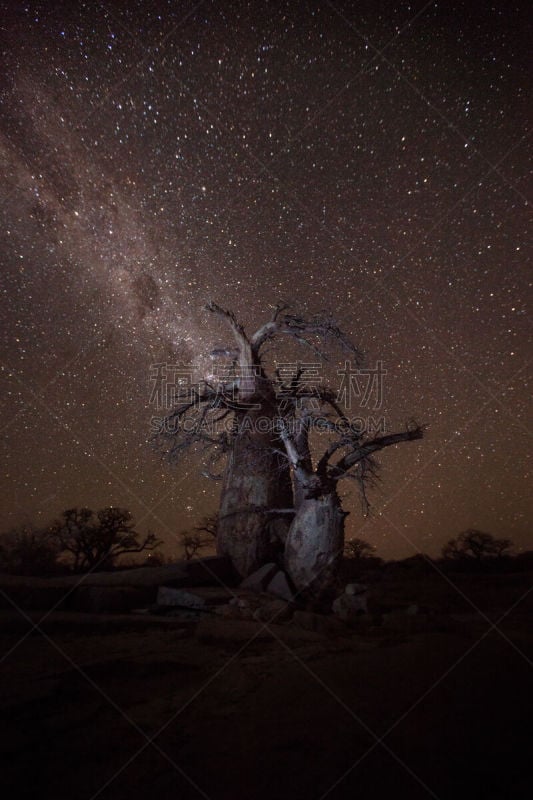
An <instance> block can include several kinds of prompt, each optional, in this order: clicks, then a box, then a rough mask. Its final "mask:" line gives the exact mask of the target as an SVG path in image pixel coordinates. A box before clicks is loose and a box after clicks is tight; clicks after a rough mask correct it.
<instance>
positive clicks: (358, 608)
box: [332, 584, 368, 623]
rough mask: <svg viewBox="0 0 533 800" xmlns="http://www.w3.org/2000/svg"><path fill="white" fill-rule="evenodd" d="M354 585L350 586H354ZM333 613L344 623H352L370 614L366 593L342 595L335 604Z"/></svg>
mask: <svg viewBox="0 0 533 800" xmlns="http://www.w3.org/2000/svg"><path fill="white" fill-rule="evenodd" d="M352 585H353V584H349V586H352ZM332 611H333V613H334V614H335V615H336V616H337V617H338V618H339V619H341V620H342V621H343V622H348V623H352V622H355V621H356V620H357V617H359V616H361V614H366V613H367V612H368V608H367V597H366V592H360V593H359V594H347V593H346V592H345V593H344V594H341V595H340V596H339V597H337V599H336V600H335V601H334V602H333V605H332Z"/></svg>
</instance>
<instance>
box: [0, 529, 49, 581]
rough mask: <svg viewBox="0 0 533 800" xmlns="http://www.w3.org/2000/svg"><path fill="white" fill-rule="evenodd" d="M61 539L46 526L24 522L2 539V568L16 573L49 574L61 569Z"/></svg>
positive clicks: (0, 550)
mask: <svg viewBox="0 0 533 800" xmlns="http://www.w3.org/2000/svg"><path fill="white" fill-rule="evenodd" d="M58 553H59V549H58V546H57V542H56V541H55V540H54V539H53V537H52V536H51V535H50V533H49V531H47V530H46V529H38V528H33V527H32V526H31V525H21V526H20V527H17V528H13V529H12V530H11V531H8V532H7V533H4V534H3V535H2V537H1V539H0V570H2V571H3V572H9V573H11V574H14V575H47V574H52V573H54V572H56V571H57V567H58V565H57V556H58Z"/></svg>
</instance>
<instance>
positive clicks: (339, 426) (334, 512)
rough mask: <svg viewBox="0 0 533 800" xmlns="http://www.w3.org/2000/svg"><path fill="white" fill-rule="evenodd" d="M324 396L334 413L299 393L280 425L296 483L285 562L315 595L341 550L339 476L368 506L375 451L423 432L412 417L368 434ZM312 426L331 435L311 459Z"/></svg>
mask: <svg viewBox="0 0 533 800" xmlns="http://www.w3.org/2000/svg"><path fill="white" fill-rule="evenodd" d="M296 396H297V394H296V393H295V397H296ZM323 402H327V403H328V405H329V406H330V408H332V409H334V411H335V412H336V417H332V414H331V412H330V413H328V415H327V416H324V415H323V413H322V415H320V414H318V413H317V410H316V408H312V407H310V406H309V405H308V403H306V401H305V400H304V401H303V403H302V401H301V399H300V401H299V405H298V408H297V409H296V407H294V408H293V411H292V414H291V415H290V417H285V418H284V419H283V420H282V421H281V425H280V436H281V438H282V440H283V444H284V446H285V450H286V453H287V457H288V460H289V462H290V464H291V468H292V470H293V474H294V483H295V486H296V487H298V488H297V491H296V496H297V502H296V503H295V514H294V517H293V519H292V521H291V525H290V528H289V532H288V534H287V539H286V543H285V568H286V570H287V573H288V574H289V576H290V578H291V580H292V582H293V584H294V586H295V587H296V589H297V590H298V592H300V593H301V594H303V595H305V594H310V595H312V596H314V597H315V598H320V597H322V596H324V597H327V595H328V593H329V592H330V591H331V590H332V589H333V588H334V586H335V579H336V575H337V573H338V568H339V563H340V560H341V558H342V553H343V550H344V520H345V517H346V515H347V513H348V512H345V511H344V510H343V508H342V506H341V502H340V498H339V495H338V491H337V487H338V483H339V481H341V480H343V479H348V478H351V479H353V480H355V481H356V482H357V484H358V486H359V489H360V492H361V497H362V500H363V504H364V506H365V508H366V509H368V506H369V503H368V497H367V489H368V487H369V486H371V485H372V483H373V482H374V481H375V479H376V477H377V474H378V464H377V462H376V460H375V455H374V454H375V453H377V452H378V451H380V450H383V449H385V448H387V447H391V446H392V445H396V444H399V443H401V442H408V441H413V440H416V439H421V438H422V436H423V429H422V427H421V426H420V425H417V424H416V423H411V424H409V425H407V426H406V429H405V430H404V431H400V432H398V433H391V434H385V435H378V436H373V435H369V434H368V433H367V432H366V431H364V430H361V429H360V427H359V426H356V425H354V424H352V423H351V422H350V421H349V420H348V419H347V418H346V416H345V415H344V413H343V412H342V411H341V410H340V408H339V407H338V404H337V403H336V402H335V401H334V400H333V399H332V398H331V397H329V396H328V395H327V393H324V394H323ZM295 422H296V425H295V424H294V423H295ZM317 427H318V428H319V430H320V431H326V432H328V433H329V434H330V436H329V440H328V444H327V445H326V446H325V447H323V449H322V451H321V453H320V455H319V456H318V457H317V458H315V459H313V458H312V456H311V447H310V435H311V433H312V432H313V430H316V429H317Z"/></svg>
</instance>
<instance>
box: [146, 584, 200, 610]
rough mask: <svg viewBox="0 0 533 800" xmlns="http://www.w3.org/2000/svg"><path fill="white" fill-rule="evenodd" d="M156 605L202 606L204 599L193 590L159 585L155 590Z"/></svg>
mask: <svg viewBox="0 0 533 800" xmlns="http://www.w3.org/2000/svg"><path fill="white" fill-rule="evenodd" d="M157 605H159V606H178V608H203V607H204V606H205V599H204V598H203V597H200V596H199V595H198V594H193V592H186V591H185V590H184V589H174V588H173V587H172V586H160V587H159V589H158V590H157Z"/></svg>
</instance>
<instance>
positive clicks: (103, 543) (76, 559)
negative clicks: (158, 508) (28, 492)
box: [50, 507, 161, 572]
mask: <svg viewBox="0 0 533 800" xmlns="http://www.w3.org/2000/svg"><path fill="white" fill-rule="evenodd" d="M50 535H51V536H52V538H53V539H54V540H55V541H56V542H57V544H58V548H59V550H60V552H62V553H68V554H69V555H70V556H71V558H72V561H73V568H74V570H75V571H77V572H78V571H79V572H83V571H85V570H90V569H94V568H96V567H108V566H110V565H112V564H113V563H114V561H115V560H116V559H117V558H118V557H119V556H121V555H124V554H126V553H142V552H143V551H146V550H154V549H155V548H156V547H159V545H160V544H161V542H160V541H158V539H157V538H156V536H155V535H154V534H153V533H148V534H147V535H146V536H145V537H144V538H142V539H140V538H139V534H138V533H137V532H136V531H135V530H134V524H133V520H132V516H131V513H130V512H129V511H127V510H126V509H123V508H114V507H109V508H103V509H101V510H100V511H98V512H97V513H96V514H95V513H94V511H92V510H91V509H90V508H70V509H67V510H66V511H64V512H63V514H62V515H61V519H59V520H57V521H56V522H55V523H53V524H52V526H51V527H50Z"/></svg>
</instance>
